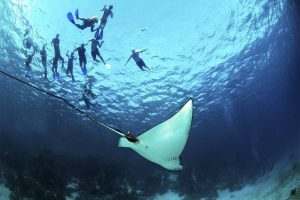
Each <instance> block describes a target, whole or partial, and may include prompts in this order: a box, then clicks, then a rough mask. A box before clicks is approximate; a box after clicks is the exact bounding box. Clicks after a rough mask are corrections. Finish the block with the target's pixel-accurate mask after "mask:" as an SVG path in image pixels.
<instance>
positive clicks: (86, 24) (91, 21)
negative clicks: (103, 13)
mask: <svg viewBox="0 0 300 200" xmlns="http://www.w3.org/2000/svg"><path fill="white" fill-rule="evenodd" d="M75 16H76V19H79V20H81V21H82V24H76V23H75V20H74V17H73V15H72V13H71V12H69V13H68V19H69V21H70V22H71V23H72V24H74V25H75V26H76V27H77V28H79V29H80V30H84V29H86V28H88V27H91V32H94V31H96V29H94V28H95V25H96V24H97V23H98V22H99V20H98V18H97V17H91V18H89V19H86V18H82V17H79V11H78V9H77V10H76V11H75Z"/></svg>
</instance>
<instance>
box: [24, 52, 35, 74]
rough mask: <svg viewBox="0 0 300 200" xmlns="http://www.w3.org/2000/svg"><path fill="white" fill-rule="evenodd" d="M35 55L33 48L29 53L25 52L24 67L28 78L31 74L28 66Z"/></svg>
mask: <svg viewBox="0 0 300 200" xmlns="http://www.w3.org/2000/svg"><path fill="white" fill-rule="evenodd" d="M35 53H36V48H33V50H32V51H31V52H26V61H25V66H26V75H25V76H26V77H29V76H30V73H31V67H30V64H31V62H32V59H33V56H34V55H35Z"/></svg>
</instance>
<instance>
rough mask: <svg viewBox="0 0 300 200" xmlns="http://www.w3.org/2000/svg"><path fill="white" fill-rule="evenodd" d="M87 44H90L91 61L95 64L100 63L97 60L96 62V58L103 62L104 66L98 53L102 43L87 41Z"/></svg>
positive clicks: (94, 40)
mask: <svg viewBox="0 0 300 200" xmlns="http://www.w3.org/2000/svg"><path fill="white" fill-rule="evenodd" d="M89 42H92V44H91V54H92V57H93V60H94V61H96V62H100V61H99V60H97V56H98V57H99V58H100V59H101V61H102V62H103V64H104V65H105V64H106V63H105V61H104V59H103V57H102V56H101V54H100V52H99V49H98V47H99V48H101V46H102V44H103V43H104V41H101V43H100V42H99V41H98V40H96V39H94V38H93V39H91V40H89Z"/></svg>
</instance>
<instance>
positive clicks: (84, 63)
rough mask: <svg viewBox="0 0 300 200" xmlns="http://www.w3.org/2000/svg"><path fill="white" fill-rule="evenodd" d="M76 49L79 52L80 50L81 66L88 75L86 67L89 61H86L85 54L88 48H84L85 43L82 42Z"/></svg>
mask: <svg viewBox="0 0 300 200" xmlns="http://www.w3.org/2000/svg"><path fill="white" fill-rule="evenodd" d="M75 50H77V52H78V58H79V66H80V68H81V70H82V72H83V74H84V75H87V69H86V64H87V61H86V55H85V52H86V49H85V48H84V44H81V46H80V47H78V48H77V49H75Z"/></svg>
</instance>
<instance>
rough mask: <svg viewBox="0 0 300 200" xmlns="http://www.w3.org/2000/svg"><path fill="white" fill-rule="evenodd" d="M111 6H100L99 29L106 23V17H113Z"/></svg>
mask: <svg viewBox="0 0 300 200" xmlns="http://www.w3.org/2000/svg"><path fill="white" fill-rule="evenodd" d="M112 9H113V6H112V5H110V6H109V7H108V8H106V5H105V6H104V7H103V8H102V10H101V11H103V14H102V17H101V19H100V27H99V28H100V29H104V27H105V25H106V23H107V19H108V17H109V16H110V17H111V18H113V16H114V14H113V12H112Z"/></svg>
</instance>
